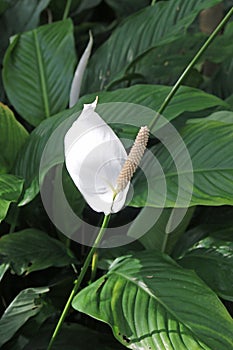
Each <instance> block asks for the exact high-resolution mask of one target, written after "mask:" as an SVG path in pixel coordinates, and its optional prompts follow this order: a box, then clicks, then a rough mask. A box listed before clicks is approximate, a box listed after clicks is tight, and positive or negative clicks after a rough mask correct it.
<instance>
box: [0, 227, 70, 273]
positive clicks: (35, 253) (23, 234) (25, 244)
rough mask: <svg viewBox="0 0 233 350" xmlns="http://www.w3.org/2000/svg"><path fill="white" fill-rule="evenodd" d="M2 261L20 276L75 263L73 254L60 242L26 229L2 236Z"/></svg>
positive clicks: (0, 249)
mask: <svg viewBox="0 0 233 350" xmlns="http://www.w3.org/2000/svg"><path fill="white" fill-rule="evenodd" d="M0 260H1V262H2V263H7V264H10V266H11V268H12V269H13V271H14V272H15V273H17V274H18V275H22V274H23V273H27V274H28V273H30V272H32V271H38V270H43V269H46V268H48V267H51V266H57V267H62V266H66V265H69V264H71V263H72V262H74V261H75V258H74V256H73V254H72V253H71V252H70V251H69V250H68V249H67V248H66V247H65V246H64V245H63V244H62V243H61V242H60V241H58V240H56V239H54V238H51V237H50V236H48V235H47V234H45V233H43V232H41V231H39V230H36V229H26V230H23V231H19V232H16V233H14V234H9V235H5V236H2V238H1V240H0Z"/></svg>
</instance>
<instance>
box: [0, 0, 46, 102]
mask: <svg viewBox="0 0 233 350" xmlns="http://www.w3.org/2000/svg"><path fill="white" fill-rule="evenodd" d="M49 1H50V0H30V1H28V0H1V1H0V33H1V41H0V62H1V64H2V60H3V56H4V53H5V50H6V49H7V46H8V44H9V40H10V37H11V36H12V35H14V34H16V33H22V32H24V31H26V30H30V29H33V28H35V27H36V26H37V25H38V23H39V20H40V14H41V12H42V11H43V10H44V9H45V8H46V6H47V5H48V4H49ZM16 18H17V20H15V19H16ZM4 97H5V96H4V90H3V86H2V76H0V100H2V101H3V100H4Z"/></svg>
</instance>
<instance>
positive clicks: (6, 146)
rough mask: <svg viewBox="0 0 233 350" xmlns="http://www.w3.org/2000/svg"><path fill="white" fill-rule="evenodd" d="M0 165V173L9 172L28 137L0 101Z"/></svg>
mask: <svg viewBox="0 0 233 350" xmlns="http://www.w3.org/2000/svg"><path fill="white" fill-rule="evenodd" d="M0 130H1V138H0V149H1V150H2V151H1V154H0V167H1V173H5V172H9V171H10V170H11V168H12V167H13V165H14V162H15V159H16V156H17V154H18V152H19V150H20V149H21V147H22V146H23V144H24V143H25V142H26V140H27V138H28V132H27V131H26V129H24V127H23V126H22V125H21V124H20V123H19V122H18V121H17V120H16V119H15V116H14V114H13V112H12V111H11V110H10V109H9V108H8V107H7V106H6V105H4V104H3V103H1V102H0Z"/></svg>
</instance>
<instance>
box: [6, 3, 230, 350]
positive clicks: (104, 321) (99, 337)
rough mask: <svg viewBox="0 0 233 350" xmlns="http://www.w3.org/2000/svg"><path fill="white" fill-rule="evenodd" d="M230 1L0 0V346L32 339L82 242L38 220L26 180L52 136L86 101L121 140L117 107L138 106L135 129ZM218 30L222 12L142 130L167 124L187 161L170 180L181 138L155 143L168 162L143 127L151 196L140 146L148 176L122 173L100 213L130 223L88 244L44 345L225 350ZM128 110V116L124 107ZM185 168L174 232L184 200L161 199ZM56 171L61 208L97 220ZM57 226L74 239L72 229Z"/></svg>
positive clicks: (226, 186) (58, 145)
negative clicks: (125, 189) (107, 240)
mask: <svg viewBox="0 0 233 350" xmlns="http://www.w3.org/2000/svg"><path fill="white" fill-rule="evenodd" d="M231 6H232V2H231V1H228V0H167V1H161V0H157V1H152V2H150V1H148V0H142V1H138V0H137V1H133V0H125V1H117V0H87V1H86V0H72V1H67V0H61V1H56V0H30V1H28V0H0V33H1V40H0V62H1V77H0V149H1V152H0V294H1V298H0V347H1V349H2V350H32V349H33V350H34V349H35V350H36V349H40V350H46V349H47V346H48V343H49V340H50V337H51V335H52V332H53V330H54V328H55V326H56V323H57V321H58V318H59V315H60V314H61V311H62V310H63V307H64V305H65V303H66V301H67V298H68V296H69V294H70V291H71V290H72V288H73V283H74V280H75V279H76V278H77V275H78V274H79V273H80V271H81V268H82V264H83V261H84V260H85V256H86V255H87V252H88V247H85V246H82V245H81V244H78V243H76V242H74V241H72V240H70V239H69V238H67V237H65V236H64V235H63V234H62V233H61V232H60V231H59V229H58V228H57V227H56V226H55V225H54V224H53V223H52V222H51V221H50V219H49V217H48V214H47V213H46V211H45V209H44V207H43V203H42V200H41V197H40V181H41V179H42V178H44V177H45V176H46V174H47V173H48V172H53V171H56V169H57V168H56V167H59V166H62V164H63V163H64V149H63V148H64V146H63V141H64V135H65V133H66V131H67V130H68V129H69V127H70V126H71V124H72V122H73V121H74V120H75V119H76V118H77V117H78V115H79V113H80V111H81V110H82V108H83V104H84V103H91V102H92V101H93V100H94V99H95V97H96V96H98V97H99V102H98V106H97V112H99V114H100V115H101V117H102V118H103V119H104V120H106V121H107V122H108V123H109V124H110V126H111V127H112V128H113V130H114V131H115V132H116V134H117V135H118V136H119V137H120V138H122V139H124V138H125V139H130V140H134V138H135V136H136V134H137V132H138V128H137V127H135V126H134V125H127V124H123V123H122V121H124V120H126V119H127V116H128V115H129V113H131V111H130V108H129V109H127V108H128V107H126V106H127V104H137V105H138V106H139V107H143V108H145V107H146V108H148V109H150V113H145V114H143V115H142V116H140V118H141V119H140V123H141V125H149V124H150V123H151V122H152V119H153V118H154V117H155V115H156V111H158V110H159V108H160V107H161V105H162V104H163V102H164V101H165V100H166V98H167V96H168V94H169V93H170V92H171V89H172V86H173V85H174V83H175V82H176V81H177V79H178V78H179V77H180V75H181V74H182V72H183V71H184V69H185V68H186V67H187V65H188V64H189V62H190V61H191V59H192V58H193V57H194V56H195V54H196V53H197V51H198V50H199V49H200V48H201V46H202V45H203V43H204V42H205V40H206V39H207V37H208V35H207V32H206V31H205V30H203V28H202V26H201V24H200V23H201V21H200V18H201V16H202V15H203V13H206V14H207V17H208V16H209V17H208V20H207V22H206V25H207V26H211V28H209V30H210V31H212V30H213V29H214V27H216V25H217V23H216V17H218V16H219V17H221V18H223V16H224V15H225V14H226V13H227V11H228V10H229V9H230V8H231ZM203 10H204V11H205V12H203ZM208 13H209V15H208ZM90 30H91V32H92V35H93V38H94V46H93V49H92V53H91V57H90V59H89V62H88V64H87V68H86V70H85V72H84V77H83V81H82V86H81V95H80V98H79V100H78V102H77V103H76V105H75V106H74V107H72V108H70V109H69V108H68V105H69V93H70V88H71V83H72V79H73V75H74V71H75V67H76V65H77V62H79V60H80V58H81V56H82V54H83V52H84V50H85V47H86V45H87V42H88V40H89V31H90ZM232 39H233V19H232V18H231V19H230V20H229V22H228V23H227V24H226V25H225V26H224V28H223V30H222V31H221V32H220V33H219V35H218V36H217V37H216V38H215V40H214V41H213V42H212V43H211V45H210V46H209V48H208V49H207V50H206V51H205V52H204V54H203V55H202V56H201V58H200V59H199V61H198V63H197V64H195V66H194V67H192V69H191V70H190V71H189V74H188V76H187V77H186V78H185V80H184V81H183V85H182V86H180V88H179V89H178V91H177V92H176V94H175V96H174V97H173V98H172V100H171V101H170V102H169V104H168V105H167V107H166V109H165V110H164V112H163V116H164V118H165V119H163V120H162V119H160V120H158V122H157V125H156V132H157V136H158V135H159V133H160V132H163V131H164V130H165V132H166V123H165V122H164V120H167V121H169V122H170V123H172V125H173V126H174V127H175V128H176V130H177V132H178V133H179V135H180V137H181V138H182V140H183V141H184V144H185V146H186V147H187V150H188V152H189V155H190V158H191V162H192V168H193V169H192V171H191V174H190V169H187V173H185V174H182V176H183V177H182V179H183V182H182V183H180V182H179V181H178V180H179V178H178V175H179V174H178V169H177V167H176V164H175V162H174V155H175V158H176V160H177V159H180V160H182V159H183V158H182V147H181V146H177V144H176V143H175V141H174V144H173V139H172V138H171V140H170V143H171V144H172V145H173V150H174V151H173V157H172V156H171V154H169V152H168V150H167V149H166V147H165V146H164V145H163V144H162V142H161V141H159V137H158V139H157V138H156V137H155V138H153V137H152V136H151V137H150V141H149V144H148V148H149V149H150V151H151V152H152V154H153V155H154V157H156V159H157V160H158V162H159V164H160V165H161V167H162V169H163V172H164V175H165V180H166V190H167V192H166V198H165V201H164V191H163V181H164V179H163V178H161V175H160V173H159V171H155V169H154V167H153V166H152V164H151V162H150V159H149V158H148V157H147V156H145V157H144V158H143V162H142V166H143V167H146V169H147V175H148V176H149V178H150V181H151V183H152V184H153V186H152V190H151V193H150V198H149V200H148V199H147V181H146V179H145V177H144V176H143V175H142V172H140V171H137V172H136V174H135V176H134V178H133V181H132V184H133V186H134V195H133V197H132V199H131V200H130V202H129V203H128V206H127V207H126V208H125V209H124V211H122V212H120V213H118V214H116V215H113V216H112V218H111V221H110V224H111V225H113V226H114V225H115V226H121V225H123V224H124V223H125V222H127V220H131V224H130V226H129V228H128V229H127V232H125V234H126V235H127V236H128V237H131V238H132V239H134V242H133V243H131V244H128V245H122V246H119V247H117V248H112V249H99V250H98V261H97V271H96V273H94V272H93V271H92V277H90V275H91V271H90V270H91V269H89V270H88V273H87V275H86V276H85V278H84V280H83V283H82V285H81V287H80V290H79V291H78V293H77V295H76V296H75V298H74V300H73V303H72V309H71V310H70V312H69V314H68V316H67V318H66V320H65V323H64V324H63V327H62V329H61V333H60V334H59V335H58V337H57V339H56V340H55V343H54V349H57V350H60V349H62V350H74V349H82V350H89V349H93V348H95V349H97V350H98V349H101V350H102V349H103V350H112V349H116V350H118V349H119V350H123V349H125V348H128V349H132V350H187V349H188V350H194V349H195V350H203V349H204V350H231V349H233V337H232V334H233V321H232V316H233V291H232V285H233V191H232V184H233V141H232V140H233V85H232V79H233V59H232V52H233V40H232ZM207 71H208V74H207V73H206V72H207ZM112 102H121V103H119V104H117V103H114V109H112V110H110V108H111V107H109V109H108V112H109V111H111V115H110V116H109V114H108V115H106V112H105V110H104V104H106V103H109V106H110V103H112ZM151 111H153V113H151ZM131 117H132V118H131V119H132V120H134V121H135V125H138V122H139V121H138V116H136V115H134V116H131ZM57 128H60V129H59V130H60V133H59V135H58V136H56V133H55V136H56V137H54V134H53V133H54V131H56V130H57ZM51 135H53V141H52V142H51V140H50V143H49V152H48V154H49V159H48V161H47V163H46V164H45V165H44V168H42V169H41V168H40V166H41V159H42V155H43V151H44V150H45V149H46V147H48V146H47V142H48V140H49V139H50V137H51ZM165 136H166V137H170V136H169V135H165ZM39 171H41V174H42V177H40V176H39ZM189 175H193V176H194V184H193V189H192V196H191V201H190V203H189V205H188V208H186V209H187V212H186V215H185V216H184V218H183V219H182V221H181V222H180V223H179V225H178V226H176V223H175V217H176V215H178V216H179V214H180V213H182V210H183V209H184V208H183V207H185V206H187V203H186V202H185V201H183V202H182V199H181V201H180V202H179V203H178V204H179V205H177V202H176V199H177V193H178V190H180V189H183V191H184V192H185V191H186V190H187V186H186V185H187V183H186V181H187V179H188V178H189ZM62 179H63V188H64V191H65V194H66V197H67V200H68V202H69V204H70V205H71V207H72V210H73V212H74V213H76V215H78V216H79V217H80V218H82V219H84V220H85V221H86V222H88V223H90V224H93V225H98V224H99V222H101V219H102V216H101V214H97V213H95V212H93V211H92V210H91V209H90V208H89V207H88V205H87V204H86V202H85V200H84V198H83V197H82V195H81V194H80V193H79V191H78V189H77V188H76V187H75V186H74V183H73V182H72V180H71V178H70V176H69V174H68V172H67V171H66V169H63V170H62ZM50 190H51V192H52V193H53V200H52V201H51V203H50V207H51V208H52V209H53V210H54V211H56V213H57V216H58V217H60V219H61V220H66V219H67V218H64V213H63V212H64V209H65V208H64V207H62V205H61V203H59V194H58V193H56V187H55V184H54V183H51V188H50ZM184 198H185V196H184ZM161 208H163V211H162V214H161V216H160V217H159V219H158V220H157V221H156V220H155V223H154V224H153V225H152V227H149V226H148V229H147V232H146V233H145V234H144V235H142V236H141V237H138V232H140V231H141V230H144V229H145V226H146V225H147V222H149V221H150V219H151V218H153V217H157V216H158V213H159V211H160V209H161ZM174 227H175V229H174ZM73 231H74V232H76V233H77V234H79V235H85V232H84V229H83V225H82V224H78V225H76V226H74V227H73ZM72 233H73V232H72ZM72 233H71V234H72ZM113 240H115V241H117V240H119V237H113Z"/></svg>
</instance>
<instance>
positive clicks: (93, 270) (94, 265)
mask: <svg viewBox="0 0 233 350" xmlns="http://www.w3.org/2000/svg"><path fill="white" fill-rule="evenodd" d="M98 260H99V255H98V252H97V251H95V252H94V254H93V257H92V262H91V278H90V283H92V282H93V281H94V280H95V276H96V271H97V264H98Z"/></svg>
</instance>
